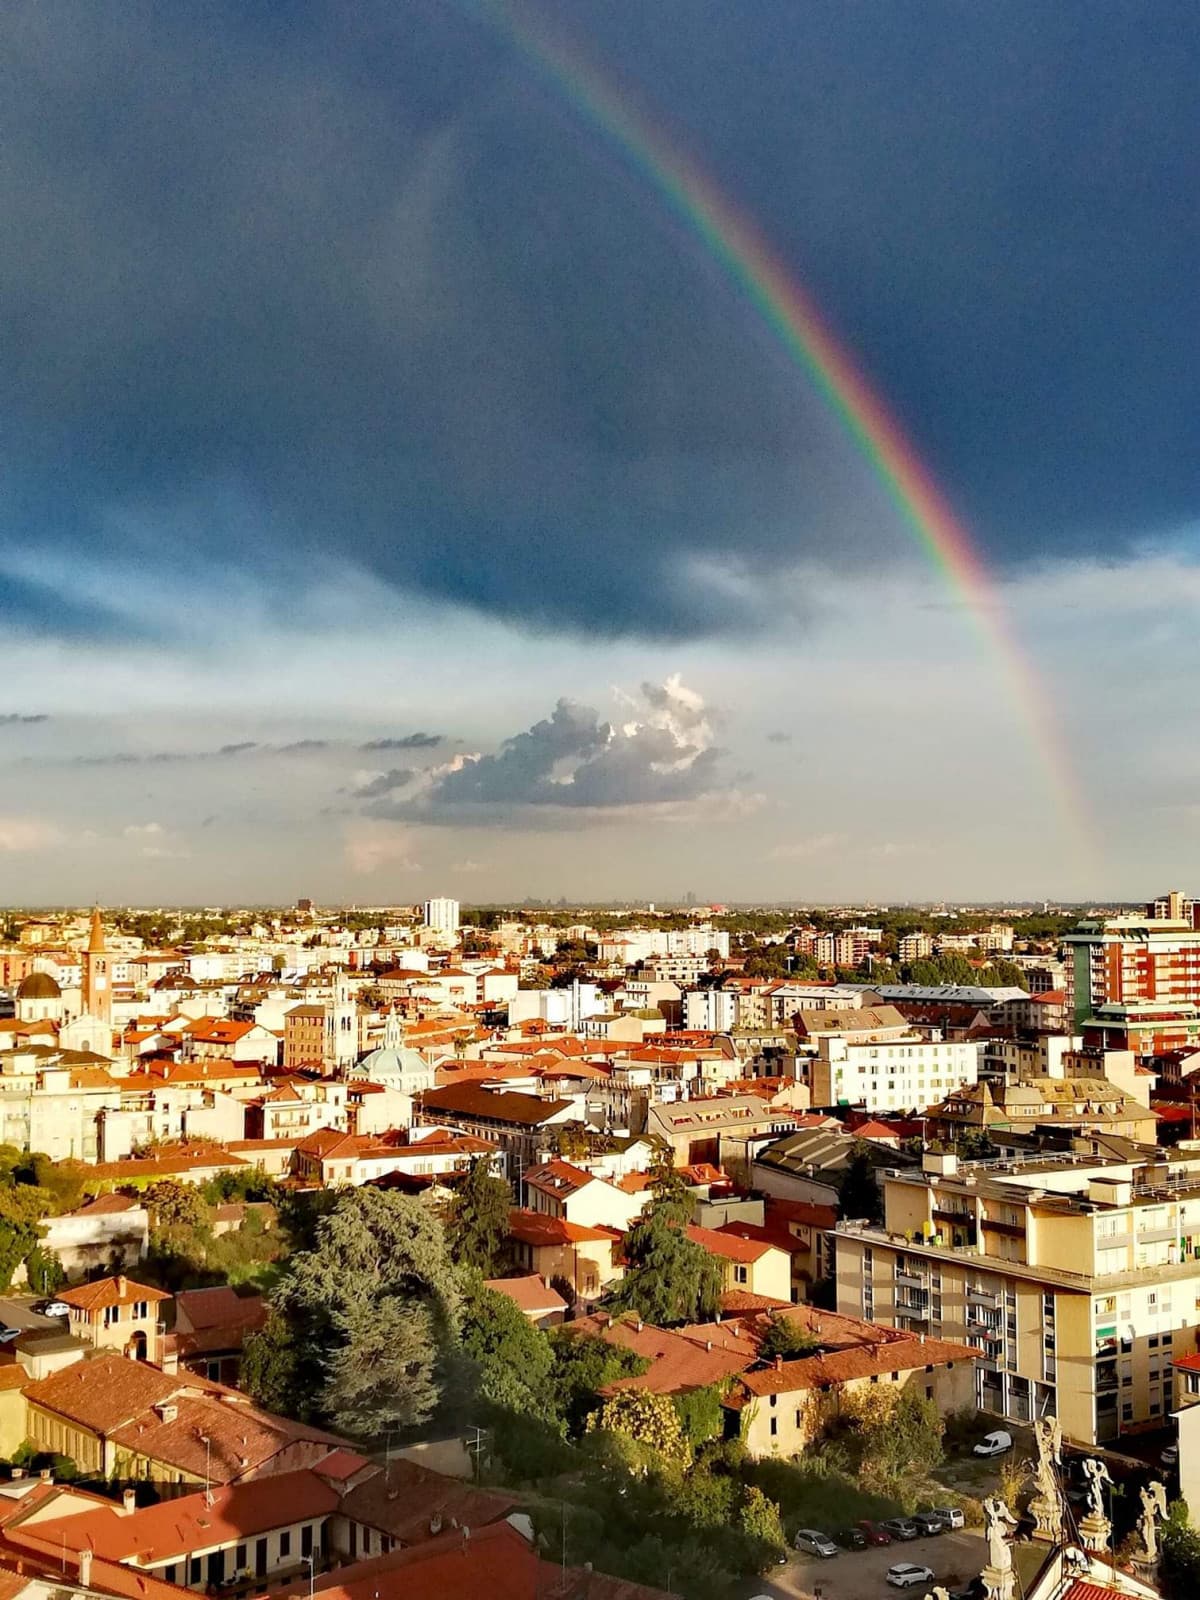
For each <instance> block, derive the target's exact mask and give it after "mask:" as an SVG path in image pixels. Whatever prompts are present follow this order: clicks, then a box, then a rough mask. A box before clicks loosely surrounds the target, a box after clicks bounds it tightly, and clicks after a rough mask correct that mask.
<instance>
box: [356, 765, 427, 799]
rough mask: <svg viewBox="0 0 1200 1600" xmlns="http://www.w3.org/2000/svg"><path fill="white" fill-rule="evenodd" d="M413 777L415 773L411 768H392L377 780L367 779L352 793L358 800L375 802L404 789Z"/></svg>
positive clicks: (381, 774)
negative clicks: (383, 796) (381, 797)
mask: <svg viewBox="0 0 1200 1600" xmlns="http://www.w3.org/2000/svg"><path fill="white" fill-rule="evenodd" d="M415 777H416V773H415V772H414V771H413V769H412V768H411V767H393V768H392V770H391V771H390V772H381V773H380V774H379V776H378V777H377V778H370V779H368V780H367V782H365V783H363V784H362V785H361V786H359V787H357V788H355V790H354V793H355V794H356V795H357V796H358V798H359V799H360V800H377V799H379V798H380V796H382V795H385V794H391V793H392V792H393V791H394V790H396V789H403V788H405V786H406V785H408V784H410V783H411V782H412V780H413V779H414V778H415Z"/></svg>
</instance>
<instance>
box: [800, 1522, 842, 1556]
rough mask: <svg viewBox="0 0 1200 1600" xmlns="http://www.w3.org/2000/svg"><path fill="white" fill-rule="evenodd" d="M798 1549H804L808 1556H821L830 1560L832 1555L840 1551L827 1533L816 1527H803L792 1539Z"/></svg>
mask: <svg viewBox="0 0 1200 1600" xmlns="http://www.w3.org/2000/svg"><path fill="white" fill-rule="evenodd" d="M792 1543H793V1544H794V1545H795V1547H796V1549H797V1550H801V1551H803V1553H804V1554H805V1555H806V1556H821V1557H822V1559H824V1560H828V1559H829V1557H830V1556H835V1555H837V1553H838V1547H837V1545H835V1544H834V1542H833V1540H832V1539H831V1538H830V1537H829V1535H828V1534H827V1533H819V1532H818V1531H817V1529H816V1528H801V1529H799V1531H798V1532H797V1534H796V1537H795V1538H794V1539H793V1540H792Z"/></svg>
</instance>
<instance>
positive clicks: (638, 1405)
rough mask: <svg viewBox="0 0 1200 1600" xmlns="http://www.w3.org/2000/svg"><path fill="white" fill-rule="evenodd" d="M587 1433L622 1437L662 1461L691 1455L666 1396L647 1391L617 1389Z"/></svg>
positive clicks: (594, 1416) (590, 1422)
mask: <svg viewBox="0 0 1200 1600" xmlns="http://www.w3.org/2000/svg"><path fill="white" fill-rule="evenodd" d="M587 1427H588V1432H589V1433H621V1434H624V1435H625V1436H626V1437H627V1438H630V1439H633V1440H634V1441H635V1442H636V1443H637V1444H640V1445H645V1446H646V1447H647V1448H648V1449H650V1450H653V1451H654V1453H655V1454H656V1455H657V1456H658V1457H660V1458H661V1459H662V1460H664V1461H679V1462H683V1461H687V1460H688V1458H689V1457H690V1455H691V1451H690V1450H689V1448H688V1443H687V1440H686V1439H685V1438H684V1436H683V1428H682V1427H681V1426H680V1422H679V1413H678V1412H677V1411H676V1410H675V1407H674V1406H673V1405H672V1404H671V1399H670V1396H669V1395H665V1394H654V1393H652V1392H651V1390H649V1389H618V1390H617V1392H616V1394H614V1395H610V1396H609V1398H608V1399H607V1400H605V1401H604V1403H603V1404H602V1405H601V1406H600V1408H599V1410H597V1411H593V1413H592V1414H591V1416H590V1417H589V1418H588V1421H587Z"/></svg>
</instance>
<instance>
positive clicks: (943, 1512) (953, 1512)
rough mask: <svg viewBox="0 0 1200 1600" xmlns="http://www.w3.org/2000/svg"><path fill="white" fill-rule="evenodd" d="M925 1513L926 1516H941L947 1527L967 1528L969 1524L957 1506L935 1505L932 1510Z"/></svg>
mask: <svg viewBox="0 0 1200 1600" xmlns="http://www.w3.org/2000/svg"><path fill="white" fill-rule="evenodd" d="M925 1514H926V1516H932V1517H941V1519H942V1522H943V1524H944V1525H945V1526H946V1527H947V1528H965V1527H966V1525H967V1519H966V1517H964V1516H963V1514H962V1512H961V1511H960V1510H959V1509H958V1507H957V1506H935V1507H934V1509H933V1510H932V1511H928V1512H926V1513H925Z"/></svg>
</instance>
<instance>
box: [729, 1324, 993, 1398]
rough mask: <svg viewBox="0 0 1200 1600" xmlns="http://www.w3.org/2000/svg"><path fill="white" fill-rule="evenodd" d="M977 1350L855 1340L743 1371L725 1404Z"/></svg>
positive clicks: (942, 1343) (937, 1342)
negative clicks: (848, 1345)
mask: <svg viewBox="0 0 1200 1600" xmlns="http://www.w3.org/2000/svg"><path fill="white" fill-rule="evenodd" d="M978 1359H979V1352H978V1351H977V1350H974V1349H972V1348H971V1346H970V1345H965V1344H952V1343H950V1342H949V1340H946V1339H926V1340H924V1341H923V1342H922V1341H921V1340H920V1339H897V1340H889V1341H886V1342H881V1343H880V1344H877V1345H857V1346H854V1347H852V1348H850V1349H846V1350H834V1351H832V1352H830V1353H829V1354H827V1355H812V1356H800V1357H799V1358H797V1359H796V1360H794V1361H780V1362H777V1363H776V1364H775V1365H774V1366H772V1367H764V1368H763V1369H762V1370H761V1371H759V1372H746V1373H743V1375H742V1376H741V1378H739V1379H738V1382H737V1384H736V1385H735V1388H734V1391H733V1392H731V1394H730V1396H729V1400H728V1404H730V1405H732V1406H741V1405H746V1404H747V1403H749V1401H750V1400H752V1399H756V1398H758V1397H759V1396H761V1395H769V1394H793V1393H795V1392H796V1391H797V1390H801V1389H822V1388H826V1387H832V1386H835V1385H837V1384H842V1383H849V1382H850V1381H851V1380H853V1379H855V1378H870V1377H884V1376H888V1375H890V1374H892V1373H898V1372H912V1371H915V1370H916V1369H917V1368H922V1367H928V1366H933V1367H939V1366H946V1365H948V1364H952V1363H954V1362H956V1361H976V1360H978Z"/></svg>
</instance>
